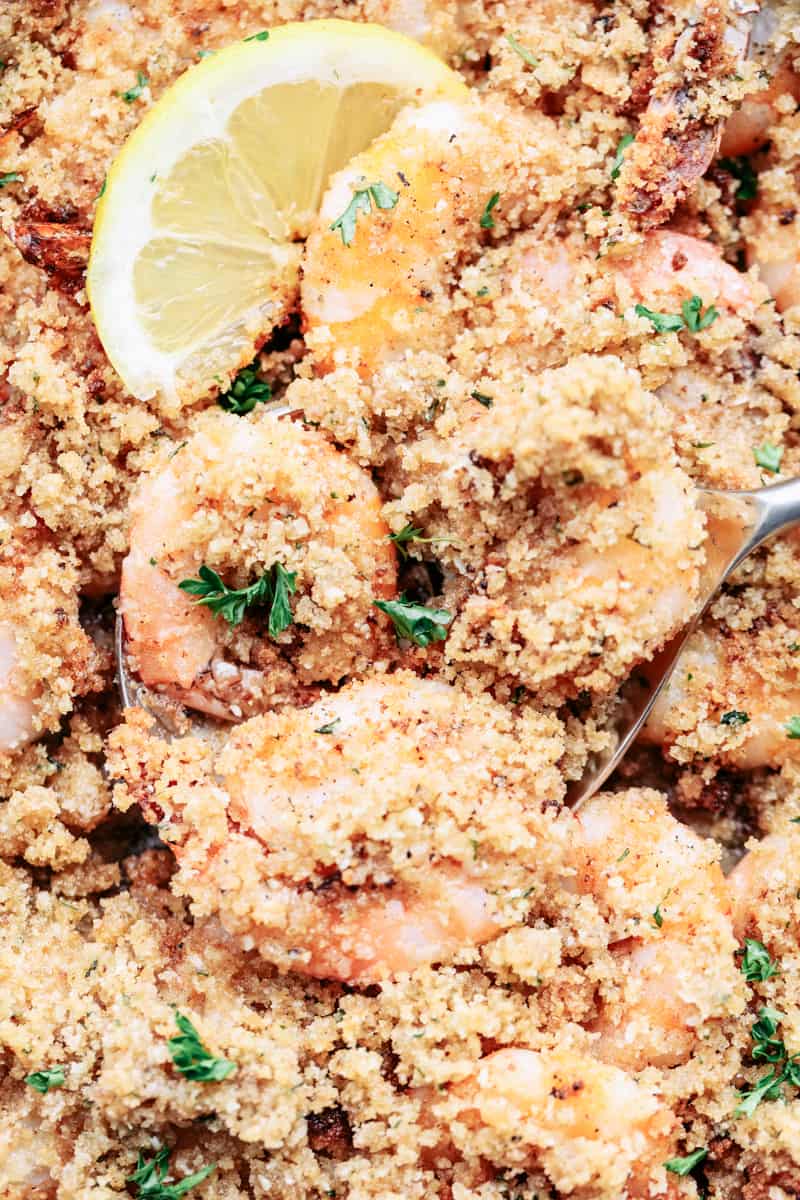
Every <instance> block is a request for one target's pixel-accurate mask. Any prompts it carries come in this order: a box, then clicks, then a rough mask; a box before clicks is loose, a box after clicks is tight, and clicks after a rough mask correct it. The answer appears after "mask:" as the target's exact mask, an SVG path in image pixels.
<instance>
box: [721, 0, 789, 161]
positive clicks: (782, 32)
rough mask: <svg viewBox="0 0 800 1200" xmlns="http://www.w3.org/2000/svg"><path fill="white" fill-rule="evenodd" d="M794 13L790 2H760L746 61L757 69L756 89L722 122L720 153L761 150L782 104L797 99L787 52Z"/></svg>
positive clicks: (771, 0) (743, 153)
mask: <svg viewBox="0 0 800 1200" xmlns="http://www.w3.org/2000/svg"><path fill="white" fill-rule="evenodd" d="M781 9H782V10H783V12H781ZM796 12H797V10H796V8H795V6H794V5H792V4H791V3H789V4H786V3H783V4H780V3H777V2H776V0H761V4H760V6H759V11H758V13H757V14H756V16H755V17H754V19H753V23H752V33H751V38H750V44H749V47H748V58H750V59H751V60H753V61H754V62H755V63H757V64H758V67H759V71H758V77H757V79H758V84H759V87H758V88H757V90H755V91H753V92H752V93H750V94H748V95H747V96H745V98H744V101H743V102H742V105H741V107H740V108H738V109H737V110H736V112H734V113H733V114H732V115H731V116H730V117H728V119H727V121H726V122H725V126H724V128H723V131H722V141H721V143H720V147H719V152H720V154H722V155H727V156H733V157H737V156H739V155H748V154H753V153H754V152H755V151H756V150H760V149H762V148H763V147H764V145H765V144H766V142H767V141H768V140H769V137H770V128H771V126H772V125H774V124H775V122H776V121H777V119H778V116H779V114H780V112H781V111H783V110H784V107H785V104H786V102H787V101H789V103H791V100H792V99H794V100H800V77H798V75H797V74H796V73H795V72H794V70H793V69H792V56H791V52H790V51H789V50H788V49H787V43H788V42H790V41H791V24H792V22H794V21H796ZM765 81H768V82H766V85H765Z"/></svg>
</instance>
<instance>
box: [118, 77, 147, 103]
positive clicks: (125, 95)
mask: <svg viewBox="0 0 800 1200" xmlns="http://www.w3.org/2000/svg"><path fill="white" fill-rule="evenodd" d="M147 85H148V79H147V76H146V75H145V74H144V72H143V71H137V72H136V84H135V86H134V87H132V88H128V90H127V92H120V95H121V96H122V99H123V100H124V101H125V103H126V104H133V102H134V101H135V100H138V99H139V97H140V96H141V94H142V92H143V91H144V89H145V88H146V87H147Z"/></svg>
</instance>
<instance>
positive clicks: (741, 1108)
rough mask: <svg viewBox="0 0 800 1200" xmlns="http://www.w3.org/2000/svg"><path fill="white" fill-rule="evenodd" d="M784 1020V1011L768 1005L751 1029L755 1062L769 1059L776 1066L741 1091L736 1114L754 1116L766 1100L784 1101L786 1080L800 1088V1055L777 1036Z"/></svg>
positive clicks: (737, 1115) (734, 1112)
mask: <svg viewBox="0 0 800 1200" xmlns="http://www.w3.org/2000/svg"><path fill="white" fill-rule="evenodd" d="M782 1020H783V1013H780V1012H778V1011H777V1009H774V1008H768V1007H767V1006H766V1005H765V1006H764V1007H763V1008H762V1009H761V1010H760V1012H759V1014H758V1020H757V1021H756V1022H755V1023H754V1024H753V1028H752V1029H751V1030H750V1036H751V1038H752V1039H753V1042H754V1046H753V1050H752V1057H753V1060H754V1062H768V1063H772V1064H773V1065H772V1066H771V1068H770V1070H769V1071H768V1072H767V1074H766V1075H763V1076H762V1077H761V1079H759V1080H758V1082H757V1083H756V1084H755V1086H754V1087H752V1088H749V1089H746V1090H745V1091H743V1092H740V1093H739V1103H738V1104H737V1106H736V1108H735V1109H734V1110H733V1115H734V1116H735V1117H749V1116H751V1115H752V1114H753V1113H754V1112H755V1110H756V1109H757V1108H758V1106H759V1104H760V1103H761V1101H762V1100H780V1099H781V1098H782V1097H783V1085H784V1084H785V1083H789V1084H791V1085H792V1086H793V1087H800V1062H798V1058H800V1055H797V1054H793V1055H791V1056H790V1055H789V1053H788V1051H787V1049H786V1046H785V1044H784V1042H783V1039H782V1038H780V1037H778V1036H777V1033H778V1024H779V1022H780V1021H782Z"/></svg>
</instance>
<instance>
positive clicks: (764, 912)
mask: <svg viewBox="0 0 800 1200" xmlns="http://www.w3.org/2000/svg"><path fill="white" fill-rule="evenodd" d="M799 850H800V828H798V826H797V825H795V824H793V823H792V822H791V821H790V820H786V819H785V818H784V819H783V821H782V822H781V824H780V825H779V827H778V828H777V829H775V830H773V831H772V832H771V833H768V834H767V835H766V836H765V837H763V838H762V839H761V841H758V842H756V841H753V842H750V843H749V844H748V850H747V853H746V854H745V855H744V857H743V858H741V859H740V860H739V862H738V863H737V864H736V866H735V867H734V868H733V870H732V871H731V873H730V875H729V876H728V879H727V883H728V888H729V890H730V895H731V899H732V901H733V919H734V925H735V928H736V934H737V937H739V939H740V940H742V939H744V938H745V937H758V938H760V939H762V940H763V941H764V943H765V945H767V946H768V947H769V948H770V949H771V950H772V952H773V956H774V957H775V958H780V957H781V955H782V954H783V953H788V954H791V955H795V954H796V953H797V933H798V924H799V923H800V911H798V896H797V870H796V863H797V855H798V851H799Z"/></svg>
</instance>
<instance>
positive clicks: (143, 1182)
mask: <svg viewBox="0 0 800 1200" xmlns="http://www.w3.org/2000/svg"><path fill="white" fill-rule="evenodd" d="M169 1155H170V1151H169V1148H168V1147H167V1146H162V1147H161V1149H160V1150H157V1151H156V1153H155V1156H154V1157H153V1158H151V1159H149V1160H148V1159H146V1158H145V1156H144V1154H142V1152H141V1151H140V1152H139V1159H138V1162H137V1164H136V1170H135V1171H134V1173H133V1174H132V1175H129V1176H128V1178H127V1180H126V1183H135V1184H136V1187H137V1189H138V1192H137V1195H138V1200H180V1197H181V1196H185V1195H186V1193H187V1192H188V1191H190V1190H191V1189H192V1188H193V1187H197V1185H198V1183H202V1182H203V1180H204V1179H208V1177H209V1175H210V1174H211V1172H212V1171H213V1170H214V1169H215V1168H216V1165H217V1164H216V1163H212V1164H211V1166H210V1167H201V1168H200V1170H199V1171H195V1173H194V1174H193V1175H187V1176H186V1177H185V1178H184V1179H180V1180H178V1181H177V1182H176V1183H166V1182H165V1180H166V1178H167V1172H168V1170H169Z"/></svg>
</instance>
